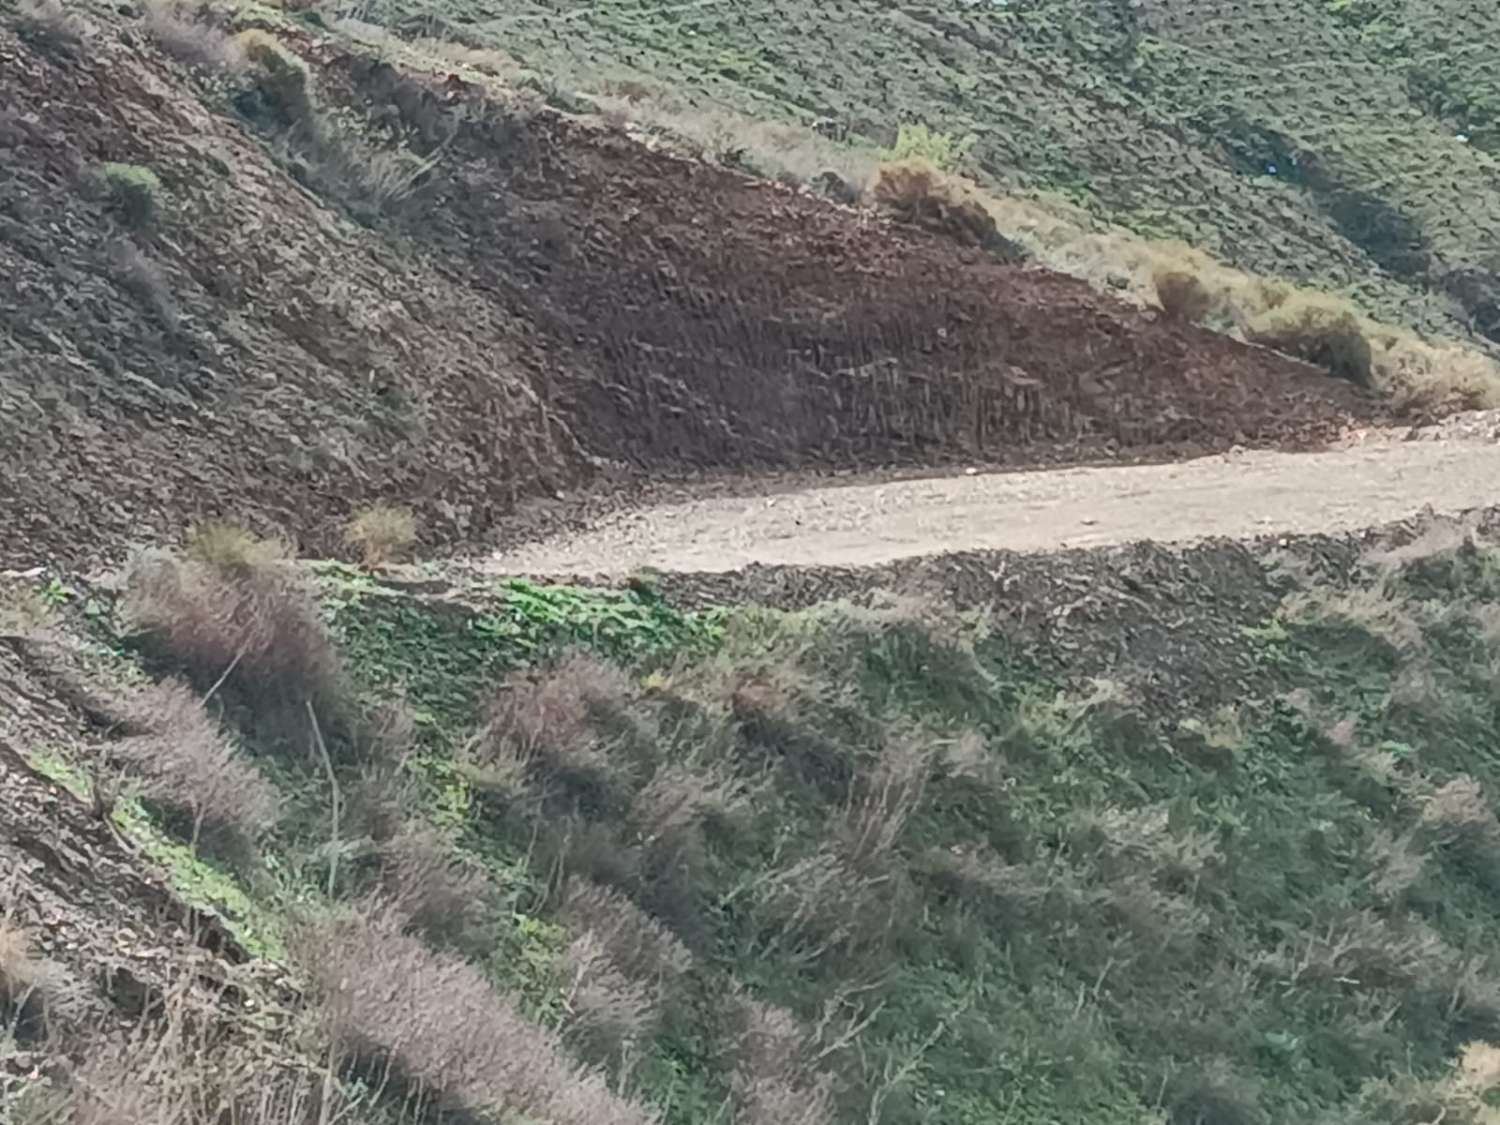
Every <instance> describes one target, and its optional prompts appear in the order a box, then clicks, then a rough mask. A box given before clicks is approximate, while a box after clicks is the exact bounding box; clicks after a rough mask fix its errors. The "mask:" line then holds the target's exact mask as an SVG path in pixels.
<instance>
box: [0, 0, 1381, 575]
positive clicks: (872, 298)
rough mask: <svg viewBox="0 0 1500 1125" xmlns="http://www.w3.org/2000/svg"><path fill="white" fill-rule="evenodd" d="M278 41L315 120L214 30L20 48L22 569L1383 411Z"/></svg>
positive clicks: (1149, 326)
mask: <svg viewBox="0 0 1500 1125" xmlns="http://www.w3.org/2000/svg"><path fill="white" fill-rule="evenodd" d="M42 8H43V9H46V5H45V4H43V5H42ZM79 12H82V13H83V15H81V16H80V15H79V14H78V13H79ZM226 18H227V17H226ZM244 18H245V19H249V20H250V21H251V22H255V20H257V19H259V20H260V21H261V22H263V23H268V25H269V26H271V27H272V28H273V30H274V31H275V33H276V34H277V35H278V36H280V38H281V40H282V41H283V42H284V43H285V44H286V46H287V47H288V48H290V49H292V50H294V51H295V52H299V53H300V55H301V56H303V57H305V58H306V59H307V60H308V61H309V62H310V63H311V64H312V70H311V78H310V79H309V80H308V81H309V85H308V90H309V91H310V92H309V93H308V95H307V97H306V98H305V99H304V101H303V102H301V103H299V107H300V108H299V109H298V112H299V113H301V114H302V115H303V117H302V120H300V121H296V122H293V124H292V125H287V124H285V123H284V121H278V120H275V119H274V115H273V114H269V113H268V112H267V109H266V106H267V98H268V94H267V89H268V87H267V82H268V78H267V74H268V73H269V72H267V71H265V70H264V66H263V65H262V66H261V69H260V70H257V69H256V68H254V67H252V68H249V69H247V68H245V67H244V66H239V67H238V68H230V67H226V66H223V65H218V66H217V67H214V66H209V65H206V64H204V62H203V59H204V58H205V57H213V56H215V53H216V52H217V54H218V56H219V58H220V61H221V62H222V56H223V53H224V52H225V51H226V50H227V49H228V47H233V46H234V44H233V43H232V42H229V41H226V40H225V39H224V35H223V33H222V31H220V30H219V29H217V28H216V27H214V26H212V24H211V23H209V24H203V23H189V24H187V25H185V26H186V28H187V30H186V32H184V30H183V27H182V26H177V27H176V29H175V38H174V35H173V34H171V33H170V32H171V30H172V29H171V28H170V27H169V31H168V32H167V33H164V32H163V31H162V30H161V28H160V27H159V26H157V25H153V24H152V23H151V22H150V21H149V20H142V19H140V18H138V17H137V16H122V15H121V14H119V12H118V11H116V10H115V9H114V8H104V7H100V8H98V9H94V8H90V7H83V8H78V9H72V10H69V11H66V12H64V13H63V14H62V15H60V16H57V17H56V18H54V19H53V20H52V21H51V23H50V24H49V22H48V20H46V19H39V18H37V17H36V16H34V15H29V16H28V15H24V14H18V13H11V14H7V15H5V16H3V17H0V107H3V108H0V320H3V324H4V328H5V332H4V334H3V335H0V348H3V349H4V353H3V361H0V444H3V446H4V448H5V450H6V456H5V458H4V461H3V464H0V520H3V522H4V523H5V525H6V527H7V528H8V529H9V531H10V534H9V535H8V536H7V541H6V546H5V547H4V548H3V551H0V562H7V563H10V562H15V563H19V564H27V563H29V561H30V560H32V559H34V558H36V557H39V556H40V557H54V558H58V559H78V558H81V557H83V556H85V555H88V554H90V553H98V554H112V553H116V552H118V550H119V549H120V548H121V547H122V546H123V545H125V544H126V543H128V542H131V541H136V540H145V539H150V538H153V537H161V536H166V535H172V534H175V533H176V532H177V531H179V530H180V529H181V528H182V527H183V526H184V525H185V524H187V523H190V522H192V521H193V520H195V519H199V518H202V517H205V516H210V515H215V514H220V513H228V514H231V515H233V516H234V517H235V518H238V519H240V520H244V521H250V522H252V523H259V524H260V525H261V526H267V527H269V526H275V527H277V528H279V529H280V530H282V531H284V532H286V533H289V534H292V535H293V536H295V537H297V538H299V539H300V540H301V541H302V542H303V543H304V544H306V545H307V546H309V547H311V548H313V549H316V550H326V549H330V548H331V547H332V546H334V545H335V543H336V529H337V528H338V527H339V525H340V524H341V523H342V522H343V520H344V519H345V518H346V517H347V515H348V514H349V512H350V511H351V510H353V509H354V508H355V507H357V506H358V505H359V504H361V503H362V502H366V501H368V500H369V499H370V498H372V497H387V498H391V499H394V500H397V501H399V502H402V503H407V504H411V505H413V506H414V507H416V508H417V509H418V512H419V515H420V517H421V519H422V524H423V527H424V529H425V530H424V534H425V535H426V536H427V538H428V540H429V542H430V543H432V544H434V545H439V544H453V543H459V542H473V541H477V540H482V539H484V538H485V537H487V536H488V535H489V534H490V533H492V531H493V529H494V527H495V525H496V523H497V521H499V520H501V519H502V518H503V517H504V516H505V515H506V513H507V512H509V511H510V510H511V506H512V504H513V503H514V501H515V500H516V499H517V498H521V497H527V496H537V495H551V494H552V493H554V492H555V491H557V490H560V489H571V488H573V487H574V486H575V485H577V484H579V483H581V482H584V481H587V480H590V479H599V478H601V477H603V478H610V479H614V478H620V477H622V476H629V475H630V474H631V473H634V472H639V471H643V470H644V471H649V472H651V473H653V474H656V475H667V476H670V475H673V474H681V473H685V472H689V471H697V470H731V469H746V468H797V467H818V466H836V467H841V468H847V467H852V466H859V465H872V464H891V463H895V464H899V463H903V462H908V463H909V462H926V463H931V462H934V461H941V460H944V459H948V458H953V457H958V456H962V457H964V458H969V459H977V460H987V461H994V462H1005V461H1017V460H1020V461H1045V460H1048V459H1052V458H1055V457H1059V456H1069V457H1078V456H1086V455H1098V454H1113V455H1136V456H1147V455H1153V454H1157V453H1160V452H1161V451H1162V450H1164V449H1173V448H1175V449H1183V448H1203V447H1209V448H1212V447H1224V446H1227V445H1229V444H1231V443H1234V442H1244V443H1292V444H1296V443H1302V442H1316V441H1320V440H1323V439H1326V438H1328V437H1330V436H1332V435H1333V434H1335V433H1336V432H1337V431H1338V429H1339V427H1340V426H1341V425H1342V424H1343V423H1344V422H1345V421H1346V420H1348V419H1349V418H1350V417H1358V416H1362V415H1367V414H1368V413H1369V411H1370V409H1371V406H1370V404H1369V403H1368V402H1367V401H1365V400H1363V399H1361V398H1360V397H1359V396H1358V395H1357V394H1356V393H1355V392H1354V391H1353V389H1352V388H1349V387H1347V386H1345V385H1342V384H1339V383H1338V382H1336V381H1330V380H1328V379H1326V378H1321V377H1319V376H1317V375H1315V374H1313V373H1312V372H1311V371H1310V369H1308V368H1305V367H1303V366H1301V365H1298V364H1296V363H1293V362H1291V361H1289V360H1284V359H1282V358H1280V357H1277V356H1274V355H1272V354H1270V353H1267V352H1263V351H1259V350H1255V349H1250V348H1246V347H1244V346H1242V345H1239V344H1237V343H1235V342H1233V341H1230V340H1228V339H1225V338H1223V337H1219V336H1215V335H1212V334H1210V333H1207V332H1205V331H1202V330H1199V329H1196V328H1193V327H1190V326H1184V325H1179V324H1172V323H1167V322H1165V321H1161V320H1157V319H1154V318H1153V317H1152V316H1150V315H1148V314H1144V313H1141V312H1139V311H1137V310H1134V309H1131V308H1128V307H1126V306H1124V305H1120V304H1116V303H1114V302H1112V301H1110V300H1108V299H1106V298H1101V297H1100V296H1099V295H1097V294H1096V293H1094V292H1093V291H1091V290H1090V289H1089V288H1087V287H1086V286H1085V285H1083V284H1081V283H1079V282H1076V281H1072V280H1069V279H1064V278H1060V277H1057V276H1054V275H1049V274H1046V273H1044V272H1041V271H1034V270H1024V269H1022V268H1020V267H1016V266H1009V265H1006V264H1004V263H1002V262H999V261H997V260H994V259H991V258H989V257H988V256H986V255H985V254H983V253H981V252H980V251H978V250H976V249H967V248H964V247H961V246H959V245H957V244H956V243H954V242H952V241H949V240H947V239H945V238H943V237H940V236H938V235H935V234H927V233H924V232H922V231H917V230H914V229H909V228H903V227H897V226H893V225H891V224H889V223H887V222H886V221H884V220H880V219H877V218H875V217H874V216H872V215H870V214H867V213H859V212H855V211H852V210H849V209H846V208H841V207H837V206H834V205H832V204H830V203H827V202H824V201H821V200H818V199H814V198H811V197H809V196H807V195H804V194H799V193H797V192H794V191H791V190H789V189H787V188H784V187H780V186H777V185H773V184H768V183H765V182H760V181H756V180H752V179H749V178H747V177H745V176H742V175H739V174H736V173H733V172H729V171H725V170H722V169H716V168H711V167H708V166H706V165H703V164H701V163H695V162H691V161H686V160H682V159H679V158H677V157H674V156H671V155H668V154H666V153H660V152H654V151H651V150H650V149H648V148H646V147H644V146H642V145H640V144H637V143H635V142H633V141H630V140H628V139H626V138H625V137H624V136H622V135H620V134H618V133H615V132H611V131H610V130H608V129H605V128H602V127H600V126H598V125H596V124H590V123H586V122H581V121H577V120H574V119H570V118H567V117H563V116H559V115H557V114H554V113H552V112H550V111H545V110H538V109H537V108H536V107H535V106H530V105H518V104H516V103H514V102H512V101H507V100H506V98H505V97H504V96H503V95H502V94H499V93H496V92H495V91H493V90H489V89H487V88H486V87H483V86H479V85H475V84H471V83H468V82H465V81H463V80H460V79H459V78H457V77H456V76H452V75H450V76H447V77H446V78H444V77H443V76H438V75H426V76H424V75H403V74H401V73H399V72H397V71H396V70H394V69H393V68H392V67H391V66H390V65H389V64H388V63H386V62H384V61H383V60H382V59H380V58H379V57H376V56H375V55H372V54H368V53H365V54H360V53H351V49H350V48H349V47H348V46H347V44H346V43H344V42H342V41H341V40H339V39H336V38H331V37H325V36H318V35H316V34H310V33H308V32H307V31H306V29H302V30H299V29H298V26H297V25H291V24H287V23H286V22H285V21H280V22H278V21H277V20H276V19H272V18H270V17H265V18H261V17H254V16H253V14H252V15H250V16H245V17H244ZM59 19H60V20H62V21H63V22H62V23H61V24H57V20H59ZM229 30H233V29H232V28H230V29H229ZM185 34H186V35H187V36H188V38H189V41H188V43H187V46H186V47H184V46H183V38H184V35H185ZM226 43H228V46H227V47H226ZM163 44H166V45H168V46H173V47H174V48H175V49H174V54H175V55H176V56H177V58H173V57H170V56H169V55H168V54H167V53H165V51H164V50H163ZM278 50H279V49H278ZM194 51H196V52H197V54H198V58H197V59H196V60H194V61H196V62H197V63H198V65H196V66H190V65H188V64H187V63H184V62H182V61H178V60H179V59H180V58H182V57H183V56H184V55H191V54H192V52H194ZM278 57H279V56H278ZM285 65H286V66H287V67H289V68H290V69H289V70H288V73H292V74H298V73H300V72H301V70H300V65H299V64H295V58H293V61H292V62H288V63H286V64H285ZM273 93H274V91H273ZM286 108H287V107H286V106H282V107H281V110H282V111H285V110H286ZM312 135H315V136H316V143H313V142H310V141H309V140H308V139H307V138H308V137H309V136H312ZM403 161H404V162H405V163H402V162H403ZM393 165H394V166H397V167H400V168H403V169H410V171H409V172H402V174H401V176H400V177H396V176H393V177H390V179H391V180H392V181H399V186H400V187H401V188H402V190H401V191H399V192H398V191H394V190H390V184H389V183H387V184H385V185H384V194H382V192H381V191H380V190H376V189H380V188H382V185H381V184H379V183H375V184H374V186H373V187H372V186H371V183H372V179H373V177H374V176H375V175H376V173H377V172H379V170H380V169H382V168H387V167H389V166H393ZM111 166H114V171H113V172H111V170H110V169H111ZM121 167H123V168H124V171H123V172H122V171H120V168H121ZM351 169H353V171H350V170H351ZM110 175H115V176H116V177H120V176H124V177H126V178H127V180H128V178H129V177H131V176H133V177H135V178H136V179H135V180H134V181H129V182H126V181H121V182H120V183H116V181H112V180H110V179H109V178H108V177H109V176H110ZM148 176H149V177H152V178H154V179H146V177H148ZM101 177H102V179H101ZM361 177H362V178H361ZM140 182H145V183H147V184H148V185H149V184H151V183H153V182H154V185H155V186H154V187H150V188H149V193H148V194H149V198H148V200H147V203H146V204H143V205H142V206H143V207H144V210H143V211H142V212H140V213H137V212H136V211H133V210H132V209H131V205H130V204H129V200H130V199H131V198H134V197H133V196H129V195H128V194H126V195H122V194H121V192H122V191H123V192H127V193H128V192H129V191H131V190H135V189H134V188H132V187H131V186H130V185H131V183H136V184H137V185H138V184H139V183H140ZM101 184H103V186H102V187H101ZM112 184H113V185H114V186H113V187H111V186H110V185H112ZM121 184H123V186H121ZM351 185H353V186H351ZM356 189H358V190H356ZM142 190H144V189H142ZM356 218H358V220H359V221H358V222H356V221H355V219H356Z"/></svg>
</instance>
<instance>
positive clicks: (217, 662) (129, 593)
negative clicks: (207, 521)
mask: <svg viewBox="0 0 1500 1125" xmlns="http://www.w3.org/2000/svg"><path fill="white" fill-rule="evenodd" d="M279 552H280V547H279V545H277V544H273V543H267V542H266V541H264V540H257V539H255V538H254V537H253V536H246V535H244V534H243V533H239V532H235V531H233V530H232V529H224V530H214V531H212V532H209V533H205V534H200V535H199V536H198V537H196V538H195V539H194V541H193V543H192V544H191V545H190V547H189V553H188V554H189V557H188V558H186V559H178V558H174V557H172V556H170V555H165V554H160V553H146V554H142V555H139V556H137V557H136V558H135V559H133V560H132V562H131V564H130V567H129V569H128V572H127V575H126V590H125V597H124V599H123V603H122V610H123V614H124V617H125V620H126V621H127V623H128V625H129V627H130V628H131V629H132V631H133V632H134V633H135V634H136V635H137V636H138V637H139V638H140V640H141V641H142V643H143V644H145V645H146V647H147V648H148V649H149V650H151V651H152V652H153V654H154V655H156V656H157V657H159V658H161V659H164V660H166V661H169V662H170V663H171V664H173V665H174V666H175V667H177V668H178V669H179V670H181V671H182V672H183V673H184V674H185V675H186V676H187V677H188V679H189V680H190V681H191V682H192V683H193V685H194V686H195V687H197V688H198V689H199V690H200V691H204V692H211V691H213V690H215V688H217V687H219V686H221V685H222V688H223V689H224V690H225V691H228V692H231V693H233V694H234V695H235V696H236V697H237V698H238V700H239V701H240V702H243V703H244V704H246V705H248V706H249V707H250V708H251V709H252V712H253V714H254V716H255V717H256V718H257V719H259V720H262V721H265V722H267V723H269V724H272V725H275V724H280V725H282V726H285V727H287V728H288V729H291V728H292V727H293V726H294V727H295V729H298V730H305V728H306V722H305V718H306V715H305V711H306V708H307V707H309V706H311V707H312V708H313V709H314V710H315V712H316V713H317V715H318V718H319V721H320V722H322V723H323V724H324V725H325V726H328V725H335V724H341V723H343V722H345V721H347V718H348V716H349V714H352V708H350V707H348V705H347V704H346V696H345V689H344V681H343V669H342V664H341V662H340V660H339V656H338V652H337V650H336V649H335V648H334V644H333V641H332V639H331V638H330V637H329V635H328V632H327V630H326V628H325V627H324V625H323V621H322V618H321V616H320V614H319V610H318V604H317V600H316V598H315V596H314V595H313V592H312V591H311V589H310V588H309V586H308V583H307V582H306V580H305V579H304V577H303V575H302V574H301V573H299V572H298V570H297V569H296V567H295V565H294V564H292V563H289V562H286V561H283V559H282V558H281V555H280V553H279Z"/></svg>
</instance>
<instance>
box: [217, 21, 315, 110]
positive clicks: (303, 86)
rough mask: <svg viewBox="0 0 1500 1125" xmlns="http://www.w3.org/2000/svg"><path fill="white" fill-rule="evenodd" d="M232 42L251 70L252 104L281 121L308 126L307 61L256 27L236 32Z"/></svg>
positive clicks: (310, 107)
mask: <svg viewBox="0 0 1500 1125" xmlns="http://www.w3.org/2000/svg"><path fill="white" fill-rule="evenodd" d="M235 43H236V45H237V46H238V48H239V50H240V51H241V52H242V53H243V55H244V57H245V60H246V61H247V62H248V63H249V64H250V65H251V66H252V67H253V68H254V71H255V74H254V78H255V91H256V93H257V94H258V95H259V98H260V105H259V106H258V107H254V108H256V109H259V110H263V111H264V113H266V114H268V115H269V116H270V117H271V118H272V119H273V120H274V121H276V122H277V123H278V124H281V125H287V126H297V125H301V126H308V127H310V126H312V125H313V124H314V100H313V88H312V76H311V75H310V74H309V73H308V69H307V64H306V63H305V62H303V61H302V60H301V59H300V58H298V57H297V56H296V55H294V54H292V52H291V51H288V50H287V49H286V48H285V47H284V46H282V44H281V41H280V40H279V39H277V38H276V37H275V36H274V35H271V34H270V33H269V32H265V31H261V30H259V29H258V28H251V29H250V30H248V31H242V32H240V34H239V35H238V36H237V37H236V39H235ZM252 116H260V114H259V113H252Z"/></svg>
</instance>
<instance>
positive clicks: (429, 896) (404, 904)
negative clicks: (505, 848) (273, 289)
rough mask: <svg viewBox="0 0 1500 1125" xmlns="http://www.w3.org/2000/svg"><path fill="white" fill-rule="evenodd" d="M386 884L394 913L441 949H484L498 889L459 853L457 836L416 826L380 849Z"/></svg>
mask: <svg viewBox="0 0 1500 1125" xmlns="http://www.w3.org/2000/svg"><path fill="white" fill-rule="evenodd" d="M380 864H381V872H380V875H381V883H382V886H383V888H384V892H385V894H386V896H387V898H388V901H389V902H390V904H391V908H392V909H393V910H396V911H398V912H399V913H400V914H401V915H403V916H404V917H405V918H406V919H407V920H408V921H409V923H410V924H411V925H412V926H414V927H416V929H418V930H420V931H421V932H422V933H423V934H425V935H426V936H427V938H428V939H429V940H431V941H433V942H436V943H438V944H440V945H452V946H455V947H458V948H479V949H482V948H483V947H484V946H485V944H486V942H487V940H488V938H489V936H490V935H488V934H486V933H485V932H484V929H485V922H486V920H487V919H488V917H489V915H490V913H491V911H492V910H493V908H494V902H493V898H494V887H493V886H492V885H491V883H490V881H489V878H488V877H487V876H486V875H485V873H484V872H483V871H482V870H480V869H479V868H477V867H474V866H472V865H470V864H467V863H465V862H464V861H463V859H462V858H461V857H459V856H457V855H456V854H455V849H454V842H453V840H452V838H451V837H449V836H447V835H445V834H444V833H442V832H440V831H439V830H437V829H435V828H431V827H427V826H423V825H418V824H410V825H407V826H406V828H405V829H404V830H402V831H400V832H398V833H397V834H396V835H394V836H392V837H391V838H390V839H389V840H387V841H385V843H383V844H382V845H381V847H380Z"/></svg>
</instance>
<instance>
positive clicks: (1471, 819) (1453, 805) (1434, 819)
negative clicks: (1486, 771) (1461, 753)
mask: <svg viewBox="0 0 1500 1125" xmlns="http://www.w3.org/2000/svg"><path fill="white" fill-rule="evenodd" d="M1421 822H1422V827H1423V828H1424V829H1425V830H1426V831H1427V832H1428V833H1429V834H1430V835H1431V836H1432V838H1433V839H1434V840H1435V841H1436V842H1437V843H1438V844H1440V845H1441V846H1443V847H1456V848H1460V849H1462V850H1464V851H1466V852H1468V853H1470V854H1472V855H1474V856H1475V857H1476V858H1481V859H1491V858H1500V819H1497V818H1496V816H1495V811H1494V809H1493V808H1491V807H1490V802H1489V800H1488V799H1487V798H1486V797H1485V795H1484V790H1483V788H1481V786H1480V784H1479V782H1478V781H1476V780H1474V778H1472V777H1470V776H1468V775H1467V774H1460V775H1459V776H1457V777H1455V778H1453V779H1452V780H1450V781H1447V782H1445V783H1444V784H1442V785H1440V786H1439V787H1438V788H1437V789H1436V790H1435V791H1434V792H1433V793H1432V794H1431V795H1429V796H1428V797H1427V798H1426V800H1424V801H1423V803H1422V821H1421Z"/></svg>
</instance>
